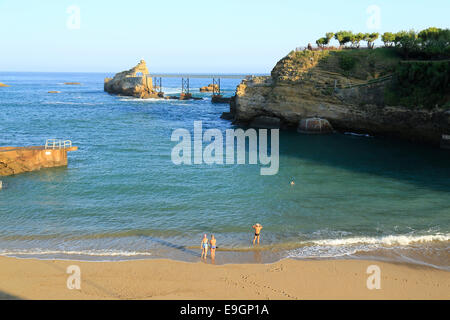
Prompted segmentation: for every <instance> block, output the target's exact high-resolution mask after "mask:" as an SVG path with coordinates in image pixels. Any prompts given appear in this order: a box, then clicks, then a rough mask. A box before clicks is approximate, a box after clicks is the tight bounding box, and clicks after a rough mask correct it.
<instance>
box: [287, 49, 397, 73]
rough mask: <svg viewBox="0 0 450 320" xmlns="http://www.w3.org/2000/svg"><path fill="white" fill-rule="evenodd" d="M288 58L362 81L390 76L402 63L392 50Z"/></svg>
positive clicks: (301, 54) (330, 52)
mask: <svg viewBox="0 0 450 320" xmlns="http://www.w3.org/2000/svg"><path fill="white" fill-rule="evenodd" d="M288 57H289V58H290V59H291V60H292V62H293V63H294V64H296V65H298V66H304V67H305V68H308V66H311V65H312V62H314V63H313V64H314V65H315V66H314V67H315V68H317V69H318V70H322V71H327V72H334V73H338V74H341V75H343V76H346V77H350V78H356V79H360V80H369V79H376V78H379V77H382V76H385V75H387V74H390V73H392V72H394V70H395V67H396V65H397V64H398V63H399V62H400V61H401V57H400V56H399V55H398V54H397V52H396V51H395V50H392V49H391V48H376V49H344V50H324V51H299V52H291V53H290V54H289V56H288Z"/></svg>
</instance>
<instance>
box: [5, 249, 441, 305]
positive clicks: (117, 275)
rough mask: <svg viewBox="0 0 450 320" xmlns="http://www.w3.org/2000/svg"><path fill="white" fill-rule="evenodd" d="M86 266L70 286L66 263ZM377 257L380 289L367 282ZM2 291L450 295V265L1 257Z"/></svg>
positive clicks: (70, 295)
mask: <svg viewBox="0 0 450 320" xmlns="http://www.w3.org/2000/svg"><path fill="white" fill-rule="evenodd" d="M71 265H76V266H78V267H79V268H80V270H81V288H80V290H76V289H74V290H69V289H68V288H67V279H68V277H69V276H70V275H69V274H68V273H67V267H69V266H71ZM370 265H377V266H379V268H380V270H381V289H380V290H369V289H367V284H366V283H367V278H368V277H369V276H370V275H368V274H367V273H366V270H367V268H368V267H369V266H370ZM0 298H1V299H213V300H215V299H225V300H228V299H245V300H248V299H252V300H265V299H275V300H280V299H283V300H284V299H450V273H449V272H447V271H442V270H437V269H433V268H428V267H422V266H416V265H406V264H391V263H384V262H378V261H359V260H328V261H297V260H283V261H280V262H277V263H274V264H251V265H249V264H236V265H218V266H216V265H211V264H210V263H209V262H208V263H203V262H198V263H187V262H178V261H171V260H139V261H124V262H79V261H59V260H34V259H16V258H9V257H0Z"/></svg>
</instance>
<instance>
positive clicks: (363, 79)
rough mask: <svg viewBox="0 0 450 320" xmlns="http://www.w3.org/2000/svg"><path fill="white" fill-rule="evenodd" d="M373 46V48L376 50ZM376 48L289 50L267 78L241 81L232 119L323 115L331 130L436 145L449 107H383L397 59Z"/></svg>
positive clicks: (449, 128) (445, 129) (289, 122)
mask: <svg viewBox="0 0 450 320" xmlns="http://www.w3.org/2000/svg"><path fill="white" fill-rule="evenodd" d="M377 50H378V49H377ZM377 50H355V51H353V52H351V53H350V51H348V52H345V51H346V50H343V51H334V52H333V51H302V52H291V53H290V54H289V55H288V56H286V57H285V58H283V59H282V60H280V61H279V62H278V63H277V65H276V66H275V68H274V69H273V71H272V73H271V76H269V77H254V78H252V79H247V80H244V81H242V83H241V84H240V85H239V86H238V87H237V89H236V96H235V99H234V100H233V101H232V104H231V108H230V109H231V110H230V111H231V113H232V114H233V116H234V121H235V123H240V124H244V125H250V126H252V123H254V122H255V119H259V118H261V117H265V118H266V119H267V118H268V117H272V118H274V119H276V120H278V119H279V123H280V126H281V127H282V128H288V127H297V126H298V124H299V122H300V121H301V120H302V119H305V118H310V117H320V118H325V119H327V120H328V121H329V122H330V123H331V124H332V126H333V127H334V128H335V129H337V130H342V131H352V132H360V133H368V134H372V135H382V136H393V137H399V138H404V139H408V140H412V141H422V142H427V143H432V144H439V142H440V140H441V137H442V135H443V134H446V133H447V134H448V133H450V110H448V109H439V108H435V109H433V110H427V109H423V108H422V109H410V108H405V107H402V106H388V105H386V103H385V98H384V97H385V94H384V93H385V90H386V87H387V86H389V84H390V82H391V77H392V76H391V75H392V72H393V70H394V67H395V65H396V64H398V63H399V61H398V60H397V59H396V58H395V57H394V56H389V55H386V52H384V51H382V52H379V51H377Z"/></svg>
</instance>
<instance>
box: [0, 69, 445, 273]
mask: <svg viewBox="0 0 450 320" xmlns="http://www.w3.org/2000/svg"><path fill="white" fill-rule="evenodd" d="M105 76H108V75H106V74H81V73H78V74H77V73H70V74H69V73H67V74H64V73H0V81H1V82H4V83H7V84H10V85H11V87H9V88H0V107H1V109H2V111H1V112H0V129H1V131H0V132H1V135H0V146H22V145H42V144H43V143H45V140H46V139H47V138H63V139H70V140H72V141H73V144H74V145H76V146H78V147H79V150H78V151H76V152H70V153H69V165H68V167H64V168H51V169H43V170H40V171H36V172H30V173H25V174H21V175H17V176H9V177H2V178H1V180H2V181H3V185H4V189H3V190H1V191H0V219H1V223H0V254H3V255H11V256H19V257H31V256H32V257H40V258H67V259H82V260H115V259H135V258H137V259H140V258H161V257H164V258H174V259H181V260H186V261H196V260H198V259H199V246H200V240H201V236H202V234H203V233H208V234H211V233H214V234H215V235H216V238H217V239H218V246H219V250H220V251H219V253H218V257H217V261H218V262H219V263H228V262H242V261H244V262H269V261H274V260H277V259H281V258H284V257H294V258H330V257H336V258H342V257H344V258H348V257H374V258H378V259H387V260H406V261H410V262H415V263H426V264H431V265H435V266H438V267H441V268H446V269H448V268H449V267H450V258H449V256H450V255H449V239H450V205H449V204H450V152H449V151H448V150H440V149H436V148H432V147H427V146H420V145H412V144H409V143H405V142H398V141H391V140H386V139H382V138H374V137H367V136H356V135H351V134H333V135H328V136H307V135H300V134H297V133H295V132H281V134H280V170H279V173H278V175H276V176H261V175H260V174H259V169H260V167H259V166H258V165H233V166H227V165H213V166H208V165H197V166H176V165H174V164H173V163H172V161H171V157H170V155H171V151H172V148H173V147H174V146H175V144H176V143H175V142H171V140H170V137H171V134H172V131H173V130H175V129H178V128H186V129H188V130H190V131H192V130H193V122H194V121H202V122H203V127H204V129H208V128H218V129H220V130H221V131H223V132H224V131H225V130H226V129H230V128H232V127H233V126H232V125H231V123H230V122H228V121H225V120H221V119H220V118H219V117H220V115H221V113H222V112H223V111H228V106H227V105H213V104H211V102H210V98H209V97H210V94H200V93H199V92H198V89H195V88H199V87H200V86H204V85H208V84H209V83H210V80H208V79H191V88H192V92H194V94H195V95H196V96H199V97H204V100H201V101H165V100H164V101H163V100H138V99H134V98H127V97H117V96H111V95H108V94H106V93H104V92H103V78H104V77H105ZM69 81H76V82H81V83H82V85H81V86H66V85H64V84H63V83H64V82H69ZM163 81H164V82H163V86H164V91H165V92H166V93H177V92H179V91H180V90H181V79H164V80H163ZM238 83H239V80H233V79H222V86H223V87H224V88H225V91H226V92H225V93H226V95H231V94H232V93H233V91H234V89H235V87H236V85H237V84H238ZM49 90H58V91H61V93H59V94H49V93H47V92H48V91H49ZM291 179H294V180H295V182H296V184H295V186H293V187H292V186H290V184H289V182H290V181H291ZM256 222H259V223H261V224H262V225H263V226H264V229H263V233H262V244H261V246H260V247H259V249H258V250H253V249H252V246H251V239H252V234H253V232H252V229H251V226H252V225H253V224H254V223H256Z"/></svg>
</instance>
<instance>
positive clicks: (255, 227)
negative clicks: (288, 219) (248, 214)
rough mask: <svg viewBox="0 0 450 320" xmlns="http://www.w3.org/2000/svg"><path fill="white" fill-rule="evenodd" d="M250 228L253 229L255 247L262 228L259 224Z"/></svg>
mask: <svg viewBox="0 0 450 320" xmlns="http://www.w3.org/2000/svg"><path fill="white" fill-rule="evenodd" d="M252 228H253V229H255V237H254V238H253V245H255V242H256V241H258V244H259V237H260V234H261V229H262V228H263V226H262V225H260V224H259V223H257V224H255V225H254V226H253V227H252Z"/></svg>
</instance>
